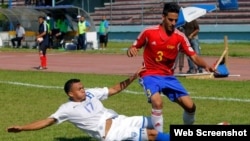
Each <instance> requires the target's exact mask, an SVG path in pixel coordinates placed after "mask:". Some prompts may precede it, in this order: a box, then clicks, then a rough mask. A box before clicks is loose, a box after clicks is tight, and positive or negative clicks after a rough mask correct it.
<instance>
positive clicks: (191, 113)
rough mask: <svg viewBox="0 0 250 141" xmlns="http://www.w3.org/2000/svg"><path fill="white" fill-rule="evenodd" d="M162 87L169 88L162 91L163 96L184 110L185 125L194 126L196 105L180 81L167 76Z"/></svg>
mask: <svg viewBox="0 0 250 141" xmlns="http://www.w3.org/2000/svg"><path fill="white" fill-rule="evenodd" d="M161 85H163V86H161V87H166V86H167V89H163V90H162V92H163V94H164V95H166V96H167V97H168V98H169V99H170V100H171V101H173V102H176V103H178V104H179V105H180V106H181V107H182V108H183V109H184V113H183V122H184V124H193V123H194V120H195V110H196V108H195V104H194V102H193V101H192V99H191V97H190V96H189V94H188V92H187V90H186V89H185V88H184V87H183V85H182V84H181V83H180V81H179V80H178V79H176V77H175V76H167V77H165V81H164V83H161Z"/></svg>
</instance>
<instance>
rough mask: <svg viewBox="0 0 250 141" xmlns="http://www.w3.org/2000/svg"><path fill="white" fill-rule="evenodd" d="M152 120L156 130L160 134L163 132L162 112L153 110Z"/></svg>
mask: <svg viewBox="0 0 250 141" xmlns="http://www.w3.org/2000/svg"><path fill="white" fill-rule="evenodd" d="M151 118H152V123H153V125H154V128H155V130H157V131H159V132H163V116H162V110H156V109H152V113H151Z"/></svg>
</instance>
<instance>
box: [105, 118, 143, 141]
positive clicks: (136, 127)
mask: <svg viewBox="0 0 250 141" xmlns="http://www.w3.org/2000/svg"><path fill="white" fill-rule="evenodd" d="M143 123H144V117H143V116H133V117H127V116H123V115H119V116H118V117H116V118H115V119H112V125H111V127H110V129H109V132H108V134H107V136H106V138H105V141H121V140H129V141H139V139H140V129H141V128H143Z"/></svg>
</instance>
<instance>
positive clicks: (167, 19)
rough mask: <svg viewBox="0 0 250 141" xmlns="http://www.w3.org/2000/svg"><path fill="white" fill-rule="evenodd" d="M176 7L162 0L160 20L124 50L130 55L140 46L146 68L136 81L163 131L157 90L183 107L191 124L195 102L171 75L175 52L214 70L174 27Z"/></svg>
mask: <svg viewBox="0 0 250 141" xmlns="http://www.w3.org/2000/svg"><path fill="white" fill-rule="evenodd" d="M179 9H180V8H179V6H178V5H177V4H176V3H172V2H171V3H166V4H165V5H164V8H163V13H162V23H161V24H159V25H156V26H151V27H148V28H145V29H144V30H143V31H142V32H141V33H140V34H139V36H138V38H137V40H136V41H135V42H134V43H133V45H132V46H131V47H130V48H128V51H127V55H128V57H133V56H136V55H137V54H138V50H139V49H141V48H142V47H144V52H143V59H144V62H143V63H144V65H145V68H146V70H145V71H144V72H141V73H140V84H141V85H142V87H143V88H144V90H145V93H146V95H147V97H148V102H149V103H151V105H152V111H151V116H152V122H153V124H154V127H155V129H156V130H158V131H161V132H162V131H163V116H162V109H163V100H162V97H161V94H164V95H165V96H167V97H168V98H169V99H170V100H171V101H172V102H176V103H178V104H179V105H180V106H181V107H182V108H183V109H184V113H183V121H184V124H193V123H194V121H195V110H196V106H195V103H194V102H193V101H192V99H191V97H190V96H189V94H188V92H187V90H186V89H185V88H184V87H183V85H182V84H181V83H180V81H178V80H177V78H176V77H175V76H174V69H173V67H174V62H175V59H176V57H177V55H178V52H179V51H183V52H184V53H185V54H186V55H187V56H190V58H191V59H192V61H193V62H194V63H195V64H196V65H198V66H201V67H203V68H204V69H205V70H206V71H209V72H214V69H213V68H212V67H211V66H209V65H208V64H207V63H206V62H205V61H204V60H203V59H202V58H201V57H199V56H198V55H197V54H196V53H195V51H194V50H193V49H192V47H191V46H190V43H189V41H188V39H187V37H186V36H185V35H184V34H183V33H182V32H180V31H179V30H178V29H176V28H175V25H176V22H177V19H178V14H179Z"/></svg>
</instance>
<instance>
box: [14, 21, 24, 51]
mask: <svg viewBox="0 0 250 141" xmlns="http://www.w3.org/2000/svg"><path fill="white" fill-rule="evenodd" d="M24 38H25V30H24V28H23V27H22V26H21V24H20V23H17V25H16V37H14V38H12V39H11V43H12V47H13V48H19V47H20V46H21V41H22V40H24ZM15 42H17V46H16V43H15Z"/></svg>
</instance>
